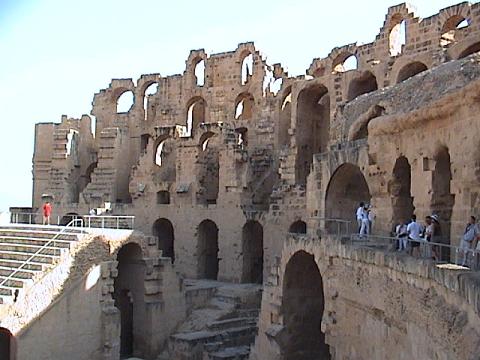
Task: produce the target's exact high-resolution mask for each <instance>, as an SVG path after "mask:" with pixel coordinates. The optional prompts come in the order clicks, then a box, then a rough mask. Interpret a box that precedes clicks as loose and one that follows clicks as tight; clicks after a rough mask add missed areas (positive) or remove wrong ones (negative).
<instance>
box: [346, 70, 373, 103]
mask: <svg viewBox="0 0 480 360" xmlns="http://www.w3.org/2000/svg"><path fill="white" fill-rule="evenodd" d="M377 89H378V85H377V79H376V78H375V76H374V75H373V74H372V73H371V72H370V71H365V72H364V73H363V74H362V75H360V76H359V77H357V78H355V79H353V80H352V82H351V83H350V84H349V85H348V95H347V101H351V100H353V99H355V98H357V97H358V96H360V95H363V94H367V93H369V92H372V91H375V90H377Z"/></svg>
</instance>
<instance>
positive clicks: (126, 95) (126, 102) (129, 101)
mask: <svg viewBox="0 0 480 360" xmlns="http://www.w3.org/2000/svg"><path fill="white" fill-rule="evenodd" d="M115 103H116V111H115V112H116V113H117V114H125V113H128V112H129V111H130V110H131V109H132V108H133V106H134V105H135V94H134V93H133V91H132V90H128V89H124V90H123V91H121V92H119V94H118V95H117V97H116V99H115Z"/></svg>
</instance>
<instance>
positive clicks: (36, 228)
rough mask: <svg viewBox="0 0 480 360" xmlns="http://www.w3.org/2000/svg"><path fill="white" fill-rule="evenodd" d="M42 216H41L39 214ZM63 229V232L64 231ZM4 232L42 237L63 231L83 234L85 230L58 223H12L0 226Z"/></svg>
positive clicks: (0, 229) (64, 232)
mask: <svg viewBox="0 0 480 360" xmlns="http://www.w3.org/2000/svg"><path fill="white" fill-rule="evenodd" d="M39 217H40V216H39ZM62 231H63V232H62ZM3 232H7V233H10V234H11V233H12V232H14V233H16V234H20V233H32V234H37V235H38V236H36V237H41V235H45V236H46V237H49V236H54V235H56V234H58V233H60V232H62V234H61V236H63V235H82V234H85V230H84V229H82V228H77V227H68V228H67V227H65V226H57V225H16V224H10V225H7V226H0V235H3Z"/></svg>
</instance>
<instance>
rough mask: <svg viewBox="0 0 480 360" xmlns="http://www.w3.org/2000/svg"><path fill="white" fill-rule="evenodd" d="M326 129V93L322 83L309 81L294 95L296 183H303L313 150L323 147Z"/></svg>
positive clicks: (328, 115) (325, 140)
mask: <svg viewBox="0 0 480 360" xmlns="http://www.w3.org/2000/svg"><path fill="white" fill-rule="evenodd" d="M329 131H330V96H329V94H328V90H327V88H326V87H325V86H323V85H321V84H317V85H312V86H310V87H307V88H305V89H303V90H302V91H300V93H299V94H298V99H297V123H296V130H295V136H296V144H297V157H296V166H295V179H296V183H297V184H300V185H305V184H306V183H307V176H308V174H309V173H310V166H311V164H312V161H313V154H316V153H322V152H324V151H326V150H327V145H328V137H329Z"/></svg>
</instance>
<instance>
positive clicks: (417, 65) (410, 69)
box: [397, 61, 428, 84]
mask: <svg viewBox="0 0 480 360" xmlns="http://www.w3.org/2000/svg"><path fill="white" fill-rule="evenodd" d="M426 70H428V68H427V66H426V65H425V64H424V63H421V62H419V61H415V62H412V63H410V64H408V65H405V66H404V67H403V68H402V69H401V70H400V71H399V72H398V76H397V84H398V83H400V82H402V81H404V80H407V79H409V78H411V77H412V76H415V75H417V74H420V73H421V72H423V71H426Z"/></svg>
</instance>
